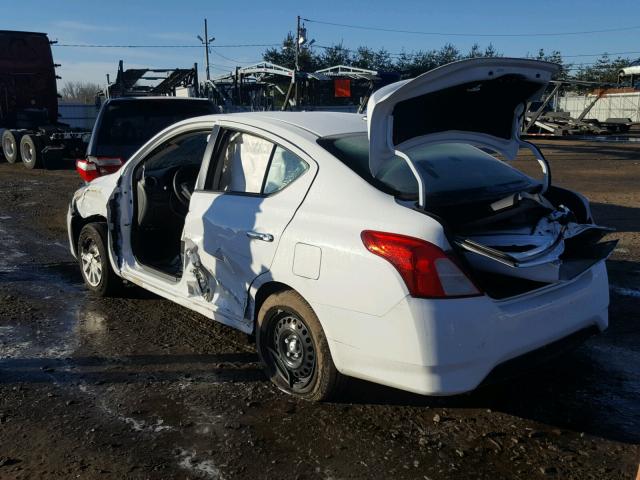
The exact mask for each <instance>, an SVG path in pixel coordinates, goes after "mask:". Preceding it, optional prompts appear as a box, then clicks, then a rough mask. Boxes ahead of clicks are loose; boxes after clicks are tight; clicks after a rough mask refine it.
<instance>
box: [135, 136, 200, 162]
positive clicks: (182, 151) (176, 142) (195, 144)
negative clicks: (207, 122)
mask: <svg viewBox="0 0 640 480" xmlns="http://www.w3.org/2000/svg"><path fill="white" fill-rule="evenodd" d="M208 136H209V132H198V133H194V134H190V135H185V136H181V137H179V138H177V139H175V138H174V139H172V140H170V141H169V142H168V143H166V144H164V145H163V146H162V147H161V148H160V150H158V151H157V152H156V153H155V154H154V155H153V156H152V157H151V158H149V160H147V161H146V162H145V169H146V170H163V169H166V168H171V167H181V166H185V165H194V166H195V165H198V166H199V165H200V164H201V163H202V157H203V155H204V151H205V149H206V148H207V137H208Z"/></svg>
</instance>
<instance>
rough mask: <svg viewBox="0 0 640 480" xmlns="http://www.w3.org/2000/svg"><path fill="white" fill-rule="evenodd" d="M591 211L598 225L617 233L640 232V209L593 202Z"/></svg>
mask: <svg viewBox="0 0 640 480" xmlns="http://www.w3.org/2000/svg"><path fill="white" fill-rule="evenodd" d="M591 211H592V213H593V218H594V219H595V222H596V223H598V224H599V225H603V226H605V227H612V228H615V229H616V231H617V232H640V208H636V207H625V206H622V205H613V204H610V203H597V202H594V203H591Z"/></svg>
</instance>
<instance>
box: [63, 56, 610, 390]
mask: <svg viewBox="0 0 640 480" xmlns="http://www.w3.org/2000/svg"><path fill="white" fill-rule="evenodd" d="M556 68H557V67H556V66H555V65H553V64H549V63H544V62H537V61H532V60H522V59H508V58H496V59H473V60H466V61H461V62H456V63H453V64H449V65H446V66H444V67H441V68H438V69H435V70H432V71H430V72H428V73H425V74H424V75H421V76H420V77H417V78H415V79H413V80H408V81H402V82H398V83H395V84H392V85H389V86H387V87H384V88H382V89H381V90H379V91H377V92H375V93H374V94H373V95H372V97H371V98H370V101H369V104H368V111H367V115H366V116H365V117H363V116H362V115H358V114H344V113H320V112H300V113H297V112H296V113H286V112H284V113H274V112H261V113H243V114H229V115H214V116H207V117H199V118H194V119H190V120H186V121H183V122H181V123H178V124H175V125H173V126H171V127H169V128H167V129H166V130H164V131H163V132H161V133H159V134H158V135H156V136H155V137H154V138H153V139H152V140H150V141H149V142H148V143H147V144H146V145H144V146H143V147H142V148H141V149H140V150H139V151H138V152H136V153H135V154H134V155H133V157H132V158H131V159H130V161H129V162H127V163H126V165H125V166H124V167H123V168H122V169H121V170H120V171H119V172H117V173H115V174H112V175H107V176H105V177H102V178H99V179H97V180H95V181H93V182H91V183H90V184H89V185H87V186H85V187H83V188H81V189H80V190H78V191H77V192H76V194H75V195H74V197H73V200H72V202H71V205H70V207H69V216H68V226H69V240H70V244H71V250H72V252H73V254H74V255H75V256H76V257H77V258H78V260H79V264H80V268H81V270H82V275H83V276H84V279H85V282H86V284H87V286H88V288H89V289H90V290H92V291H94V292H97V293H99V294H103V295H106V294H113V293H114V292H117V291H118V289H119V286H120V284H121V282H122V280H123V279H124V280H126V281H128V282H131V283H134V284H136V285H139V286H141V287H142V288H145V289H147V290H149V291H151V292H154V293H156V294H158V295H161V296H163V297H166V298H168V299H170V300H172V301H174V302H177V303H179V304H181V305H184V306H185V307H188V308H190V309H193V310H195V311H197V312H200V313H201V314H203V315H206V316H208V317H210V318H213V319H215V320H217V321H220V322H222V323H224V324H226V325H230V326H232V327H235V328H237V329H239V330H241V331H243V332H246V333H248V334H254V333H255V337H256V342H257V349H258V352H259V354H260V357H261V359H262V361H263V363H264V366H265V369H266V372H267V374H268V375H269V377H270V378H271V379H272V381H273V382H274V383H275V384H276V385H277V386H278V387H279V388H281V389H282V390H284V391H286V392H288V393H291V394H295V395H298V396H300V397H303V398H307V399H313V400H319V399H326V398H328V397H330V396H331V395H332V394H333V393H335V392H336V390H337V389H338V387H339V386H340V384H341V382H342V379H343V378H344V377H345V376H352V377H357V378H362V379H366V380H370V381H373V382H378V383H381V384H385V385H390V386H393V387H397V388H400V389H404V390H409V391H412V392H417V393H421V394H429V395H432V394H433V395H450V394H456V393H460V392H465V391H469V390H472V389H474V388H476V387H477V386H478V385H479V384H480V383H481V382H483V381H484V380H485V379H486V378H487V376H489V374H490V373H491V372H494V371H499V370H501V368H502V367H503V366H505V365H508V364H511V363H512V362H510V360H512V359H516V357H522V356H523V354H527V353H529V352H533V351H539V350H540V349H542V347H545V346H549V345H554V346H555V345H562V343H558V342H559V341H561V340H567V339H573V338H576V337H577V336H582V334H583V333H588V332H591V331H592V330H595V331H599V330H600V331H601V330H604V329H605V328H606V327H607V309H608V303H609V296H608V291H609V290H608V280H607V273H606V269H605V264H604V260H605V259H606V258H607V257H608V255H609V254H610V252H611V251H612V249H613V247H614V245H615V242H603V241H601V239H602V237H603V236H604V235H605V234H606V232H607V231H608V229H606V228H603V227H599V226H597V225H595V224H594V222H593V219H592V217H591V212H590V208H589V204H588V202H587V200H586V199H585V198H584V197H582V196H581V195H579V194H577V193H574V192H571V191H568V190H565V189H562V188H558V187H556V186H553V185H552V184H551V174H550V171H549V165H548V164H547V162H546V161H545V159H544V157H543V156H542V153H541V152H540V151H539V150H538V149H537V148H536V147H535V146H533V145H531V144H529V143H526V142H524V141H523V140H521V139H520V138H519V134H518V132H519V129H520V125H519V124H520V118H521V115H522V112H523V110H524V106H525V104H526V102H528V101H531V100H533V99H535V98H537V97H539V96H540V94H541V92H542V90H543V89H544V88H545V86H546V85H547V83H548V81H549V80H550V78H551V76H552V74H553V73H554V72H555V71H556ZM460 112H464V115H462V114H461V113H460ZM522 148H526V149H529V150H531V151H532V152H533V153H534V155H535V158H536V159H538V162H539V163H540V166H541V167H542V171H543V175H542V180H535V179H533V178H531V177H529V176H527V175H525V174H524V173H522V172H520V171H519V170H516V169H515V168H513V167H512V166H510V165H509V164H508V162H505V161H502V160H500V159H498V158H496V156H494V155H492V154H490V153H488V152H494V153H496V154H499V155H500V156H501V158H507V159H512V158H514V157H515V155H516V154H517V152H518V151H519V149H522ZM542 350H544V349H542ZM505 362H506V363H505Z"/></svg>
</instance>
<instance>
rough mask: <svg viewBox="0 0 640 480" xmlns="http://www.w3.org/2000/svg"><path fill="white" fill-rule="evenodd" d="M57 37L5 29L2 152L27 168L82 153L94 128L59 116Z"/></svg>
mask: <svg viewBox="0 0 640 480" xmlns="http://www.w3.org/2000/svg"><path fill="white" fill-rule="evenodd" d="M52 43H55V42H50V41H49V38H48V37H47V34H46V33H36V32H17V31H9V30H0V131H1V132H2V153H3V154H4V157H5V159H6V160H7V161H8V162H9V163H15V162H17V161H20V160H21V161H22V162H23V163H24V165H25V166H26V167H27V168H37V167H50V166H53V165H55V164H57V163H59V162H60V160H62V158H65V157H72V158H73V157H77V156H81V155H82V154H83V153H84V150H85V149H86V142H87V141H88V138H89V136H90V134H91V132H89V131H86V130H82V129H76V128H71V127H70V126H69V125H67V124H64V123H61V122H60V121H59V120H58V91H57V85H56V80H57V78H59V77H57V76H56V73H55V68H56V66H58V65H56V64H54V63H53V56H52V54H51V44H52Z"/></svg>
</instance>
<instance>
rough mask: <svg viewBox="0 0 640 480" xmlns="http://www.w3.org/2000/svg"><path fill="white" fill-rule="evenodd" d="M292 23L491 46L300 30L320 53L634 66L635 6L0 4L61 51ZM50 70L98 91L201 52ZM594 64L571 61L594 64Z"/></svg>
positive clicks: (242, 52)
mask: <svg viewBox="0 0 640 480" xmlns="http://www.w3.org/2000/svg"><path fill="white" fill-rule="evenodd" d="M296 15H301V16H302V17H305V18H309V19H315V20H321V21H326V22H332V23H343V24H351V25H361V26H372V27H380V28H386V29H394V30H411V31H422V32H443V33H465V34H483V35H489V36H449V35H420V34H415V33H414V34H411V33H397V32H382V31H369V30H363V29H354V28H346V27H341V26H331V25H325V24H319V23H307V25H306V26H307V29H308V32H309V37H310V38H314V39H315V40H316V43H317V44H318V45H331V44H334V43H336V42H340V41H342V42H343V43H344V45H345V46H346V47H349V48H355V47H357V46H359V45H367V46H369V47H372V48H376V49H377V48H380V47H385V48H386V49H387V50H389V51H390V52H392V53H396V52H400V51H402V50H406V51H412V50H418V49H430V48H439V47H440V46H442V45H443V44H444V43H447V42H451V43H453V44H455V45H456V46H457V47H459V48H461V49H463V50H467V49H468V48H470V46H471V45H472V44H473V43H475V42H477V43H479V44H480V45H481V46H482V47H484V46H486V45H487V44H489V43H490V42H491V43H493V45H494V46H495V47H496V48H497V49H498V51H500V52H502V53H504V54H506V55H508V56H524V55H526V54H527V53H532V54H533V53H535V52H537V51H538V49H539V48H545V49H546V50H548V51H550V50H553V49H558V50H560V51H561V52H562V53H563V54H564V55H583V54H598V53H601V52H605V51H606V52H633V53H629V54H628V55H624V56H629V57H633V58H638V57H640V1H638V0H618V1H616V2H615V3H610V4H603V3H602V1H592V0H581V1H580V2H573V1H558V0H553V1H548V0H536V1H535V2H532V1H530V0H529V1H520V0H510V1H507V0H504V1H503V0H499V1H488V0H484V1H477V0H457V1H425V0H415V1H414V0H396V1H392V2H390V1H388V0H386V1H380V0H369V1H352V0H341V1H334V0H322V1H316V2H313V3H311V2H302V1H296V2H294V1H274V0H262V1H257V0H243V1H235V2H229V1H225V2H221V1H214V0H209V1H200V0H193V1H190V0H182V1H175V0H174V1H165V0H155V1H150V0H135V1H134V0H128V1H122V0H109V1H91V0H84V1H81V0H59V1H53V0H48V1H44V0H20V1H19V2H7V4H6V5H4V7H3V11H2V27H1V28H4V29H7V30H29V31H41V32H46V33H48V34H49V38H50V39H51V40H58V41H59V43H61V44H101V45H122V44H127V45H131V44H136V45H138V44H140V45H197V44H198V40H197V39H196V35H197V34H202V29H203V25H202V22H203V18H204V17H205V16H206V17H207V18H208V20H209V34H210V36H214V37H215V38H216V40H215V42H214V45H216V44H218V45H235V44H271V43H279V42H280V41H281V40H282V38H283V37H284V36H285V35H286V33H287V32H288V31H293V30H294V29H295V22H296ZM624 27H637V28H634V29H630V30H626V31H618V32H607V33H596V34H588V35H587V34H581V35H568V36H538V37H528V36H527V37H523V36H518V37H505V36H492V35H496V34H503V35H504V34H523V33H525V34H527V33H556V32H578V31H587V30H603V29H612V28H624ZM264 49H265V47H243V48H233V47H224V48H223V47H220V48H215V49H213V53H212V55H211V60H212V63H213V71H212V73H213V74H220V73H223V72H227V71H230V70H231V69H233V68H234V66H235V65H236V64H241V65H246V64H249V63H252V62H255V61H259V60H260V59H261V55H262V52H263V51H264ZM53 55H54V60H55V62H56V63H60V64H62V67H60V68H59V69H58V74H59V75H60V76H62V77H63V79H62V81H61V82H64V81H66V80H90V81H94V82H99V83H103V82H104V81H105V74H106V73H111V74H112V78H114V77H113V75H114V74H115V71H116V68H117V63H118V60H119V59H123V60H124V62H125V67H147V66H148V67H157V68H171V67H188V66H191V65H193V63H194V62H198V64H199V65H200V66H201V68H202V66H203V64H204V58H203V57H204V50H203V49H197V48H140V49H131V48H74V47H62V46H54V49H53ZM594 58H595V57H571V58H567V60H569V61H572V62H591V61H593V60H594Z"/></svg>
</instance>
